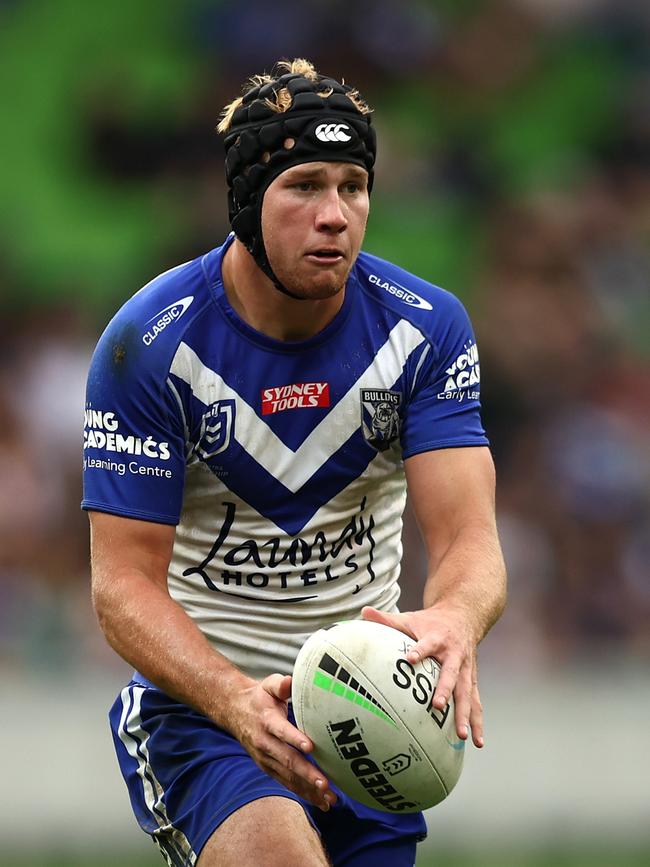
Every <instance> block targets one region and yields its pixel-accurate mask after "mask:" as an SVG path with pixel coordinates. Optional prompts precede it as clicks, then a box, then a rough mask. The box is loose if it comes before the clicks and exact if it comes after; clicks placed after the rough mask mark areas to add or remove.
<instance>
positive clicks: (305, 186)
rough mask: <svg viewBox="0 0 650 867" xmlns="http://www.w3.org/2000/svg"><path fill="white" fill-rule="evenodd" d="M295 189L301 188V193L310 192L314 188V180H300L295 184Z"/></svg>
mask: <svg viewBox="0 0 650 867" xmlns="http://www.w3.org/2000/svg"><path fill="white" fill-rule="evenodd" d="M293 187H294V189H296V190H300V192H301V193H309V192H311V190H313V189H314V182H313V181H298V182H297V183H295V184H293Z"/></svg>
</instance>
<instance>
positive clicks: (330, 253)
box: [305, 247, 345, 265]
mask: <svg viewBox="0 0 650 867" xmlns="http://www.w3.org/2000/svg"><path fill="white" fill-rule="evenodd" d="M305 258H306V259H309V261H310V262H315V263H317V264H319V265H336V264H338V263H339V262H342V261H343V259H345V254H344V253H343V252H342V251H341V250H339V249H338V248H336V247H320V248H318V249H316V250H310V252H309V253H306V254H305Z"/></svg>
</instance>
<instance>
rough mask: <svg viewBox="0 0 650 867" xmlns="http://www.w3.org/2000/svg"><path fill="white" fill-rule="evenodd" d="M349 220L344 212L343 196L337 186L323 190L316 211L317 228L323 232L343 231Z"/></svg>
mask: <svg viewBox="0 0 650 867" xmlns="http://www.w3.org/2000/svg"><path fill="white" fill-rule="evenodd" d="M347 225H348V220H347V217H346V216H345V213H344V212H343V207H342V203H341V196H340V193H339V191H338V189H337V188H336V187H334V188H333V189H329V190H325V191H323V194H322V196H321V197H320V201H319V203H318V209H317V211H316V229H318V230H319V231H321V232H336V233H337V234H338V233H339V232H342V231H343V230H344V229H346V228H347Z"/></svg>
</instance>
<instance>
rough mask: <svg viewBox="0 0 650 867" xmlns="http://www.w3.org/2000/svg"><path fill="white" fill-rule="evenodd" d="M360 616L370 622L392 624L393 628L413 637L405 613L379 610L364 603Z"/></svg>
mask: <svg viewBox="0 0 650 867" xmlns="http://www.w3.org/2000/svg"><path fill="white" fill-rule="evenodd" d="M361 617H362V618H363V619H364V620H370V621H371V622H372V623H382V624H383V625H384V626H392V627H393V629H398V630H399V631H400V632H404V633H406V635H410V636H411V638H415V636H414V635H413V633H412V632H411V630H410V628H409V626H408V618H407V617H406V615H405V614H388V613H387V612H386V611H379V610H378V609H377V608H373V607H372V606H370V605H364V607H363V608H362V609H361Z"/></svg>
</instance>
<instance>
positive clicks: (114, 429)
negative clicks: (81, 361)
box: [81, 314, 185, 524]
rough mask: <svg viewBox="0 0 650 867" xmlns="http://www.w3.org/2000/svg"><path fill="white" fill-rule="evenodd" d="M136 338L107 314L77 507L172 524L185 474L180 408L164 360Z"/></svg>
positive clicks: (92, 380)
mask: <svg viewBox="0 0 650 867" xmlns="http://www.w3.org/2000/svg"><path fill="white" fill-rule="evenodd" d="M116 318H118V319H119V314H118V317H116ZM138 344H139V341H137V340H130V339H129V338H128V336H127V337H126V338H125V337H124V334H123V331H122V329H120V326H119V322H118V323H115V320H114V322H113V323H111V325H109V327H108V328H107V330H106V331H105V332H104V334H103V336H102V337H101V339H100V341H99V343H98V345H97V348H96V350H95V353H94V355H93V360H92V363H91V367H90V372H89V375H88V384H87V391H86V407H85V412H84V422H85V424H84V445H83V448H84V452H83V454H84V457H83V488H84V492H83V500H82V503H81V507H82V508H83V509H86V510H97V511H101V512H111V513H113V514H116V515H123V516H126V517H130V518H139V519H141V520H149V521H155V522H157V523H163V524H177V523H178V521H179V517H180V512H181V506H182V499H183V486H184V480H185V425H184V421H183V412H182V408H181V406H180V403H179V401H178V400H177V396H176V395H175V394H174V392H173V389H172V388H171V387H170V385H169V384H168V381H167V379H168V366H169V365H168V364H166V363H165V362H164V361H163V363H160V359H156V361H157V363H156V364H155V365H152V364H151V363H149V359H150V357H151V356H148V355H146V354H145V353H143V352H142V351H141V349H140V346H139V345H138Z"/></svg>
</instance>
